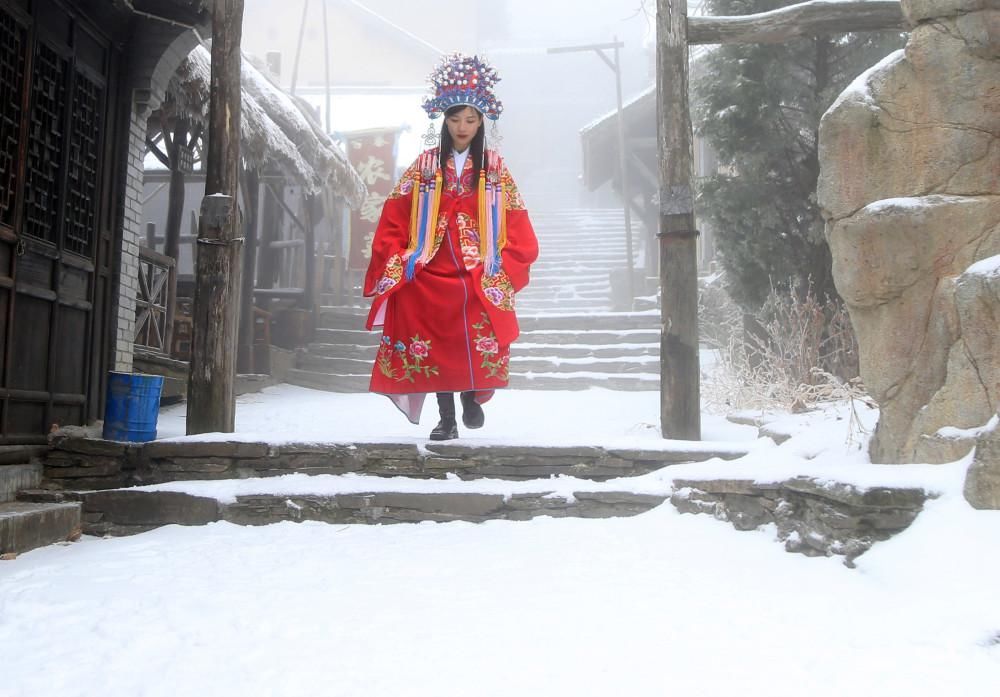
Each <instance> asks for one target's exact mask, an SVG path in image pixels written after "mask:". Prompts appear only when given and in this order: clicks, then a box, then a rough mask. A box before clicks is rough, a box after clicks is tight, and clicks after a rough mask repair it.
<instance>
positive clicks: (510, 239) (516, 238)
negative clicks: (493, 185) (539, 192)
mask: <svg viewBox="0 0 1000 697" xmlns="http://www.w3.org/2000/svg"><path fill="white" fill-rule="evenodd" d="M503 183H504V194H505V197H506V206H507V243H506V244H505V245H504V248H503V249H502V250H501V252H500V257H501V260H502V262H503V270H504V271H506V272H507V276H508V277H509V278H510V283H511V285H512V286H514V292H515V293H516V292H518V291H520V290H521V289H522V288H524V287H525V286H526V285H528V270H529V268H530V267H531V264H532V263H534V261H535V259H537V258H538V239H537V238H536V237H535V229H534V228H533V227H532V226H531V220H529V219H528V210H527V208H526V207H525V205H524V200H523V199H522V198H521V193H520V192H519V191H518V190H517V184H515V183H514V178H513V177H511V176H510V172H509V171H508V170H507V168H506V166H505V167H504V171H503Z"/></svg>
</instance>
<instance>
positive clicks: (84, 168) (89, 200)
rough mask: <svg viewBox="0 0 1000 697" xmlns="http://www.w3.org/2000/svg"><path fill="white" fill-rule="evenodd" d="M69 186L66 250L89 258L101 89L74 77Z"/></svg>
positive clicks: (95, 190)
mask: <svg viewBox="0 0 1000 697" xmlns="http://www.w3.org/2000/svg"><path fill="white" fill-rule="evenodd" d="M72 114H73V123H72V125H71V127H70V140H69V168H68V170H67V172H66V176H67V179H68V186H67V190H66V209H65V218H66V219H65V228H64V231H65V232H64V234H65V243H64V244H65V248H66V249H67V250H69V251H71V252H76V253H77V254H82V255H84V256H90V250H91V241H92V240H93V236H94V225H95V223H94V209H95V207H96V198H97V150H98V140H97V136H98V133H100V132H101V88H100V87H98V86H97V85H95V84H94V83H93V82H91V81H90V80H88V79H87V78H85V77H84V76H83V75H80V74H77V76H76V85H75V86H74V89H73V112H72Z"/></svg>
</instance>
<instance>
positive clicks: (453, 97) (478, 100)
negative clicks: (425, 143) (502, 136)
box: [423, 53, 503, 121]
mask: <svg viewBox="0 0 1000 697" xmlns="http://www.w3.org/2000/svg"><path fill="white" fill-rule="evenodd" d="M428 80H429V82H430V83H431V87H432V89H433V94H432V95H431V96H429V97H427V98H426V99H424V104H423V106H424V111H426V112H427V115H428V116H430V117H431V118H432V119H436V118H437V117H438V116H440V115H441V114H443V113H444V112H445V111H447V110H448V109H450V108H451V107H453V106H458V105H461V104H464V105H466V106H471V107H473V108H474V109H476V110H477V111H479V113H481V114H482V115H483V116H485V117H486V118H488V119H490V120H491V121H496V120H497V119H498V118H500V113H501V112H502V111H503V104H502V103H501V102H500V101H499V100H498V99H497V98H496V96H495V95H494V94H493V88H494V86H495V85H496V84H497V83H498V82H500V76H499V75H497V71H496V70H495V69H494V68H493V67H492V66H491V65H490V64H489V63H487V62H486V60H485V59H483V58H480V57H479V56H463V55H462V54H461V53H452V54H450V55H447V56H445V57H444V59H443V60H442V61H441V63H440V65H438V67H437V68H435V69H434V72H432V73H431V74H430V77H429V78H428Z"/></svg>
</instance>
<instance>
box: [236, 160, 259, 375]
mask: <svg viewBox="0 0 1000 697" xmlns="http://www.w3.org/2000/svg"><path fill="white" fill-rule="evenodd" d="M243 187H244V191H246V200H247V210H246V222H245V225H244V227H245V229H246V232H245V233H244V234H245V236H246V242H245V243H244V245H243V288H242V290H241V292H240V333H239V336H240V339H239V350H238V352H237V356H236V372H237V373H252V372H254V355H253V351H254V348H253V344H254V316H253V308H254V297H253V290H254V285H255V280H256V275H257V227H258V224H259V221H258V215H257V209H258V207H259V201H260V175H259V174H258V173H257V170H255V169H249V170H246V172H245V173H244V177H243Z"/></svg>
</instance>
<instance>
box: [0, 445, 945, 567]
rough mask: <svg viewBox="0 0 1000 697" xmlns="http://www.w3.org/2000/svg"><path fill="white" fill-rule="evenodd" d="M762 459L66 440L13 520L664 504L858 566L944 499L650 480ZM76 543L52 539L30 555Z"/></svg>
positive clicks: (293, 517)
mask: <svg viewBox="0 0 1000 697" xmlns="http://www.w3.org/2000/svg"><path fill="white" fill-rule="evenodd" d="M753 448H755V446H754V445H753V444H752V443H743V444H737V443H710V442H685V441H661V442H658V443H656V444H655V445H652V444H651V447H650V448H649V449H641V448H636V447H635V446H634V445H631V446H625V447H614V446H592V445H591V446H585V445H579V446H550V447H546V446H526V445H499V444H497V445H491V446H489V447H482V446H479V445H476V444H474V443H462V442H454V443H428V442H423V441H421V442H410V443H360V442H359V443H267V442H222V441H198V440H194V441H175V442H171V441H163V442H152V443H146V444H126V443H113V442H108V441H102V440H93V439H82V438H71V439H67V440H65V441H62V442H60V443H57V444H55V447H54V448H53V449H52V450H51V451H50V452H48V453H46V454H45V456H44V460H43V461H44V475H45V478H44V486H45V487H46V488H44V489H34V490H28V491H21V492H20V493H19V495H18V498H19V502H18V503H16V504H14V505H16V506H20V507H21V508H22V509H24V510H32V509H35V510H43V509H44V510H48V511H50V514H49V515H50V518H49V521H50V524H49V526H50V528H53V529H54V528H55V525H54V522H55V521H56V519H53V518H52V517H51V516H52V514H53V512H58V513H59V514H60V515H61V516H63V517H65V516H66V515H68V512H70V511H72V512H74V513H75V516H76V518H75V521H76V525H77V526H79V525H80V520H81V519H80V515H81V510H82V529H83V532H84V533H86V534H92V535H132V534H137V533H142V532H146V531H148V530H152V529H154V528H157V527H160V526H163V525H171V524H180V525H205V524H208V523H212V522H216V521H225V522H229V523H233V524H237V525H267V524H271V523H277V522H285V521H289V522H302V521H318V522H325V523H333V524H338V525H343V524H387V523H415V522H428V521H433V522H448V521H467V522H476V523H478V522H485V521H488V520H509V521H523V520H530V519H532V518H535V517H539V516H548V517H558V518H568V517H577V518H611V517H622V516H633V515H638V514H640V513H644V512H646V511H648V510H650V509H652V508H655V507H657V506H659V505H661V504H664V503H665V502H667V501H669V502H670V504H671V505H673V506H674V507H676V508H677V509H679V510H680V511H681V512H686V513H705V514H709V515H712V516H713V517H715V518H719V519H722V520H728V521H730V522H731V523H732V524H733V525H734V526H735V527H736V528H737V529H739V530H752V529H756V528H758V527H759V526H761V525H774V526H775V527H776V529H777V532H778V538H779V540H781V541H782V542H783V543H784V544H785V548H786V550H788V551H791V552H799V553H802V554H806V555H809V556H830V555H843V556H845V563H847V564H848V565H849V566H850V565H852V564H853V559H854V558H855V557H856V556H857V555H859V554H862V553H864V552H865V551H866V550H867V549H869V548H870V547H871V546H872V545H873V544H875V543H876V542H878V541H880V540H885V539H888V538H889V537H891V536H892V535H895V534H897V533H898V532H900V531H902V530H904V529H906V528H907V527H908V526H909V525H910V523H912V521H913V520H914V519H915V518H916V516H917V515H918V514H919V513H920V511H921V510H922V509H923V506H924V503H925V501H926V500H927V498H928V497H933V496H934V495H935V494H934V493H933V492H928V491H925V490H923V489H920V488H913V487H910V486H899V485H885V486H869V487H859V486H855V485H852V484H837V483H833V482H831V481H830V480H829V479H828V478H826V477H824V478H823V479H822V480H816V479H813V478H810V477H793V478H790V479H787V480H782V481H770V480H768V481H766V482H762V483H759V482H756V481H754V480H753V479H752V478H749V479H738V478H728V477H726V475H725V474H723V475H722V476H721V477H720V476H719V474H718V473H719V468H718V467H716V468H715V472H716V475H715V476H714V477H713V476H709V477H707V478H698V477H697V475H694V472H693V470H691V469H690V468H687V469H686V470H685V472H686V473H687V476H686V477H678V478H674V477H671V476H669V474H666V475H664V476H658V475H657V474H655V473H656V472H657V471H658V470H663V469H664V468H666V470H667V472H669V471H670V470H672V469H674V466H677V465H681V464H683V463H692V462H703V461H707V460H710V459H721V460H732V459H735V458H739V457H741V456H743V455H746V454H747V453H748V452H749V451H750V449H753ZM709 471H711V469H710V470H709ZM330 475H343V476H339V477H338V476H330ZM642 475H651V476H650V477H645V478H643V477H642ZM692 475H693V478H688V477H692ZM730 476H737V477H738V476H739V475H738V474H737V473H735V472H734V474H733V475H730ZM75 529H76V530H77V532H78V531H79V527H77V528H75ZM60 534H62V535H65V533H60ZM70 536H71V535H70ZM66 537H69V536H62V537H61V536H60V535H59V534H55V535H50V536H49V538H47V539H42V538H40V539H38V540H33V542H34V544H32V546H40V545H41V544H47V543H51V542H54V541H58V540H59V539H66ZM0 539H2V538H0ZM28 548H30V547H28Z"/></svg>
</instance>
